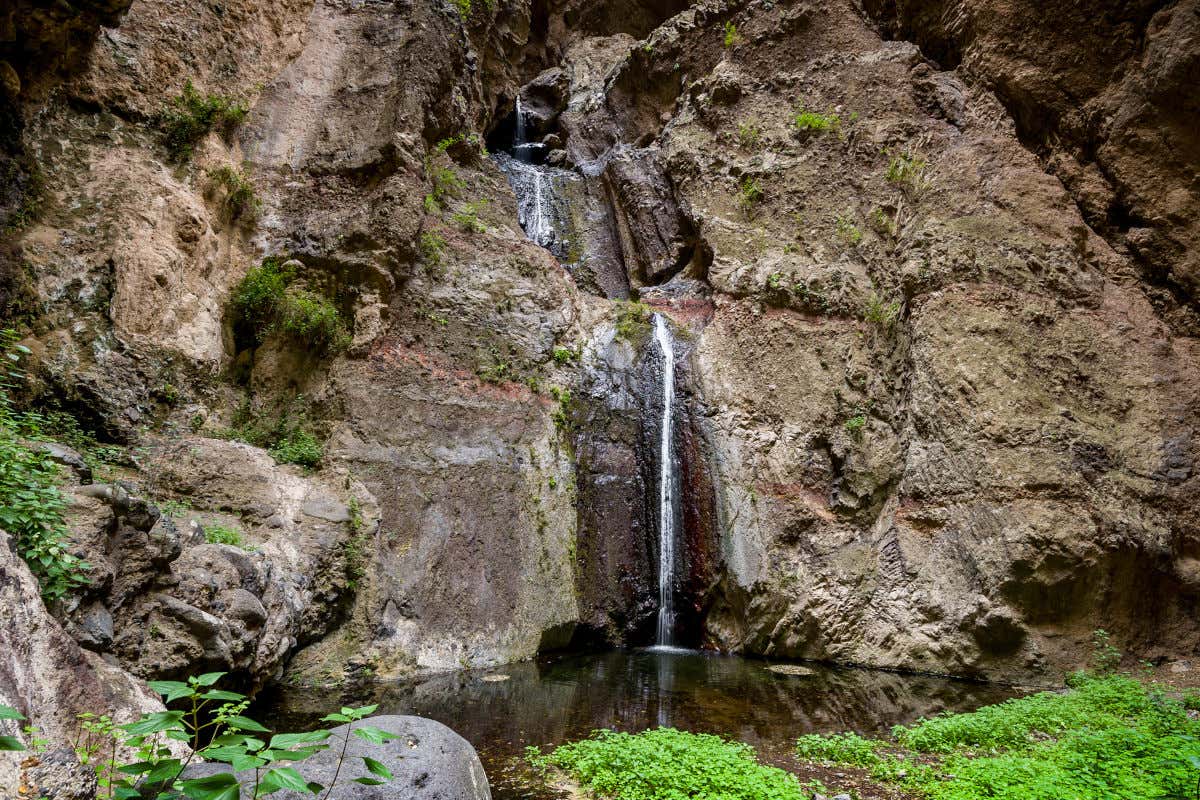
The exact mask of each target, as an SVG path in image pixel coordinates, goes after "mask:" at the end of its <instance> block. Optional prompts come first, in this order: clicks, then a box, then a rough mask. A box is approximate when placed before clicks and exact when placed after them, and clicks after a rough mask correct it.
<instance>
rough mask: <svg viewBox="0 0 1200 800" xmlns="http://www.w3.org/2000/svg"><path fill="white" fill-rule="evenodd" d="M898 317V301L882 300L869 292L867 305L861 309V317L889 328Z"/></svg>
mask: <svg viewBox="0 0 1200 800" xmlns="http://www.w3.org/2000/svg"><path fill="white" fill-rule="evenodd" d="M899 317H900V301H899V300H893V301H892V302H890V303H887V302H884V300H883V298H882V297H880V296H879V295H877V294H875V293H874V292H871V296H870V297H868V298H867V305H866V307H865V308H864V309H863V319H865V320H866V321H867V322H870V323H871V324H872V325H878V326H879V327H881V328H890V327H892V326H893V325H895V324H896V320H897V319H899Z"/></svg>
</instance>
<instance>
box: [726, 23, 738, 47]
mask: <svg viewBox="0 0 1200 800" xmlns="http://www.w3.org/2000/svg"><path fill="white" fill-rule="evenodd" d="M741 41H742V37H741V35H739V34H738V29H737V25H734V24H733V23H732V22H728V21H727V22H726V23H725V46H726V47H733V46H734V45H737V44H741Z"/></svg>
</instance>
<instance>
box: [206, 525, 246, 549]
mask: <svg viewBox="0 0 1200 800" xmlns="http://www.w3.org/2000/svg"><path fill="white" fill-rule="evenodd" d="M204 541H206V542H208V543H209V544H229V545H233V546H234V547H241V546H242V544H243V542H244V540H243V538H242V532H241V531H239V530H238V529H237V528H231V527H229V526H228V525H205V526H204Z"/></svg>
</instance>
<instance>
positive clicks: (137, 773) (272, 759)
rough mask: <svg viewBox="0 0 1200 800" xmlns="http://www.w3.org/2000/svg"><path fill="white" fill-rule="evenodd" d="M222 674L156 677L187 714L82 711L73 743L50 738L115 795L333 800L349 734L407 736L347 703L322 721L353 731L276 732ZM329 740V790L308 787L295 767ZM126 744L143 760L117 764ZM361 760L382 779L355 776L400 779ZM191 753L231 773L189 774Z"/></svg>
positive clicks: (4, 709) (5, 743) (12, 716)
mask: <svg viewBox="0 0 1200 800" xmlns="http://www.w3.org/2000/svg"><path fill="white" fill-rule="evenodd" d="M224 675H225V673H223V672H210V673H207V674H205V675H198V676H194V677H190V678H188V679H187V681H186V682H185V681H149V685H150V688H151V689H153V690H154V691H156V692H158V693H159V694H160V695H162V696H163V698H164V701H165V703H166V704H167V706H168V707H169V706H171V705H183V707H184V709H186V710H183V711H179V710H176V711H156V712H152V713H147V714H143V715H142V716H141V718H140V719H138V720H136V721H134V722H130V723H128V724H125V725H116V724H114V723H113V722H112V719H111V717H110V716H109V715H107V714H102V715H96V714H91V713H86V714H80V715H79V723H80V724H79V734H78V736H77V738H76V739H75V740H74V741H73V742H53V743H49V742H45V744H46V745H50V744H53V745H54V746H56V747H67V746H70V747H71V748H72V749H73V750H74V751H75V754H76V756H77V758H78V760H79V762H80V763H81V764H83V765H85V766H89V767H91V768H92V769H93V770H95V772H96V777H97V783H98V784H99V786H100V787H101V789H102V791H103V794H104V796H106V797H108V798H120V800H128V799H132V798H142V797H146V798H150V797H157V798H167V797H172V798H173V797H186V798H190V800H237V798H238V797H253V798H259V797H267V796H269V795H272V794H275V793H276V792H280V791H287V792H289V793H291V792H295V793H299V794H313V795H316V796H318V797H322V798H324V797H328V796H329V795H330V794H331V793H332V791H333V789H334V787H335V786H336V785H337V784H338V776H339V775H340V774H341V772H342V765H343V763H344V762H345V760H346V750H347V745H348V744H349V742H350V737H351V736H356V737H358V738H360V739H363V740H365V741H368V742H371V743H373V744H382V743H384V742H386V741H387V740H389V739H398V738H400V736H399V735H398V734H395V733H391V732H389V731H385V730H381V729H380V728H375V727H371V726H368V725H356V724H355V723H357V722H359V721H360V720H362V719H364V718H365V717H368V716H370V715H371V714H373V713H375V709H376V708H377V706H373V705H372V706H362V707H359V708H342V709H341V711H340V712H338V713H336V714H327V715H326V716H324V717H322V718H321V721H322V722H328V723H334V724H335V725H345V726H346V729H345V730H344V731H341V732H340V733H335V732H334V730H333V729H321V730H315V731H311V732H308V733H280V734H275V735H273V736H272V735H270V733H271V731H270V730H269V729H267V728H265V727H264V726H262V725H260V724H259V723H257V722H255V721H254V720H253V719H250V718H249V717H247V716H245V715H244V712H245V711H246V709H247V708H248V707H249V705H250V701H249V699H248V698H247V697H246V696H245V695H242V694H239V693H237V692H230V691H226V690H221V689H215V688H213V687H214V686H215V685H216V684H217V682H218V681H219V680H220V679H221V678H222V676H224ZM23 719H24V717H23V716H22V715H21V714H19V713H17V711H16V709H14V708H11V707H9V706H5V705H0V720H16V721H20V720H23ZM27 730H28V729H27ZM167 740H172V741H178V742H184V743H186V744H187V745H188V746H189V747H190V748H191V750H192V752H191V754H190V755H189V756H188V758H187V759H186V760H183V759H179V758H176V757H175V756H173V755H172V754H171V751H170V749H168V748H167V747H166V743H167ZM331 744H332V746H333V748H334V750H335V751H336V752H338V753H339V754H340V755H339V756H338V759H337V762H336V764H335V768H334V772H333V778H332V780H331V782H330V786H328V787H325V786H321V785H320V784H317V783H309V782H308V781H306V780H305V778H304V777H303V776H302V775H301V774H300V773H299V772H298V771H297V770H296V768H295V765H296V764H297V763H299V762H302V761H304V760H306V759H308V758H310V757H312V756H313V755H315V754H317V753H319V752H321V751H322V750H328V749H330V745H331ZM121 747H123V748H124V749H129V750H133V751H135V752H136V753H137V760H136V761H134V762H132V763H128V764H122V763H119V761H118V758H117V753H118V750H119V748H121ZM24 749H25V747H24V745H23V744H21V742H20V741H19V740H17V739H16V737H13V736H0V750H24ZM360 758H362V760H363V764H364V766H365V767H366V768H367V771H368V772H370V773H371V774H372V775H373V776H375V777H373V778H355V779H354V781H355V782H356V783H360V784H366V785H368V786H374V785H380V784H383V783H386V782H388V781H390V780H392V779H393V776H392V773H391V771H390V770H389V769H388V768H387V766H385V765H384V764H382V763H380V762H379V761H377V760H375V759H373V758H370V757H369V756H360ZM193 759H195V760H197V761H212V762H220V763H223V764H228V765H230V767H231V769H230V771H228V772H214V773H212V774H209V775H205V776H202V777H197V778H188V779H184V778H182V775H183V773H184V770H185V769H186V767H187V766H188V765H189V764H190V763H191V762H192V761H193ZM239 775H244V776H246V777H243V778H239ZM322 793H324V794H322ZM99 796H100V793H97V797H99Z"/></svg>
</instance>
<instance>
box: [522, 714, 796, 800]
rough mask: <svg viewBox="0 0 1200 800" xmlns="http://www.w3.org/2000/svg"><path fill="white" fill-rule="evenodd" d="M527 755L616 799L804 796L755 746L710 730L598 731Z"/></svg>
mask: <svg viewBox="0 0 1200 800" xmlns="http://www.w3.org/2000/svg"><path fill="white" fill-rule="evenodd" d="M526 756H527V758H528V760H529V761H530V763H531V764H532V765H533V766H534V767H535V768H538V769H542V770H549V769H561V770H563V771H565V772H567V773H569V774H570V775H571V776H572V777H574V778H575V779H576V780H578V781H579V782H580V784H582V785H583V787H584V788H585V789H587V790H588V791H589V792H592V793H594V794H595V795H598V796H603V797H608V798H612V800H680V798H689V797H697V798H705V797H706V798H721V800H803V798H804V796H805V795H804V793H803V791H802V790H801V788H800V782H799V781H798V780H797V779H796V777H795V776H794V775H791V774H790V773H787V772H785V771H783V770H782V769H779V768H778V767H770V766H766V765H764V764H760V763H759V762H758V759H757V758H756V757H755V754H754V750H753V749H752V748H751V747H750V746H749V745H745V744H741V743H740V742H731V741H727V740H725V739H722V738H720V737H719V736H712V735H709V734H698V733H688V732H685V731H679V730H675V729H674V728H658V729H655V730H648V731H643V732H642V733H637V734H630V733H617V732H615V731H609V730H603V731H597V732H596V733H595V734H593V735H592V737H591V738H589V739H584V740H583V741H580V742H574V743H571V744H565V745H561V746H559V747H556V748H555V749H554V750H553V751H551V752H550V753H548V754H545V755H543V754H542V753H541V752H540V751H538V750H537V749H536V748H529V749H528V750H527V751H526Z"/></svg>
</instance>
